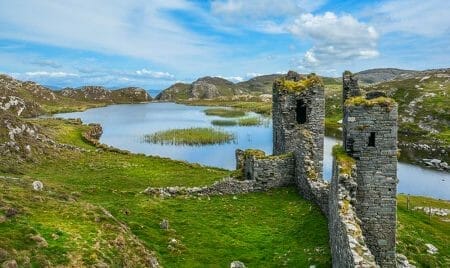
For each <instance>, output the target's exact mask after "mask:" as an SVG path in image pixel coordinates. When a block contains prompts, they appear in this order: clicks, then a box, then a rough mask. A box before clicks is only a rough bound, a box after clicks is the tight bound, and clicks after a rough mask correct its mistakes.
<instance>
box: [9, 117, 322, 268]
mask: <svg viewBox="0 0 450 268" xmlns="http://www.w3.org/2000/svg"><path fill="white" fill-rule="evenodd" d="M36 122H39V123H40V124H41V126H44V125H45V126H46V127H47V128H48V130H49V131H48V133H52V134H53V135H54V137H55V139H57V140H59V141H65V142H66V143H70V144H77V145H80V144H82V143H83V140H82V139H81V135H79V133H82V132H83V131H85V130H86V126H81V125H77V124H75V123H74V122H68V121H63V120H51V119H46V120H44V121H43V122H40V120H37V121H36ZM72 131H73V132H75V133H72ZM84 148H86V149H89V151H86V152H83V151H79V152H78V151H64V150H63V151H59V152H58V155H57V157H56V156H55V155H56V152H55V155H48V156H47V157H45V156H43V159H42V161H40V162H38V163H17V164H16V165H17V167H16V169H18V170H20V171H21V173H22V174H26V175H20V177H21V179H20V180H16V179H8V178H2V177H0V241H2V243H1V246H0V248H2V249H3V250H5V251H6V252H7V256H6V257H4V255H1V257H0V258H1V259H0V261H1V262H3V261H4V260H8V259H15V260H16V261H17V262H18V263H19V266H27V265H28V264H27V256H30V260H29V262H30V265H31V266H35V267H40V266H45V265H47V266H88V265H96V264H99V265H100V264H101V263H107V264H109V265H110V266H129V267H142V266H144V265H143V264H144V263H148V258H149V256H151V252H152V251H154V252H155V254H156V256H157V257H158V260H159V262H160V264H161V265H163V266H164V267H199V266H202V267H204V266H206V267H216V266H219V267H226V266H229V263H230V262H231V261H233V260H240V261H243V262H244V263H245V264H246V265H247V266H250V267H253V266H254V267H277V266H280V265H285V266H288V267H296V266H300V267H304V266H306V267H308V266H310V265H316V266H317V267H327V266H330V265H331V259H330V252H329V246H328V232H327V223H326V219H325V217H324V216H323V215H322V214H321V213H320V212H319V209H318V208H317V207H316V206H314V205H312V204H311V203H310V202H308V201H305V200H303V199H302V198H301V197H299V195H298V194H297V192H296V190H295V189H291V188H284V189H278V190H273V191H270V192H267V193H253V194H248V195H237V196H217V197H210V198H206V197H204V198H190V199H185V198H184V197H177V198H169V199H160V198H154V197H151V196H148V195H145V194H142V193H141V192H142V191H143V190H144V189H145V188H146V187H149V186H152V187H163V186H164V187H165V186H175V185H178V186H202V185H208V184H212V183H213V182H214V181H217V180H219V179H221V178H223V177H226V176H228V175H230V172H229V171H225V170H220V169H215V168H207V167H202V166H199V165H195V164H188V163H184V162H180V161H173V160H170V159H164V158H159V157H147V156H144V155H135V154H125V153H117V152H112V151H108V150H100V151H96V150H95V148H94V147H92V146H90V145H89V144H84ZM3 175H7V176H14V177H17V176H19V175H17V174H3ZM36 179H38V180H41V181H42V182H43V183H44V191H42V192H35V191H32V190H31V182H32V181H34V180H36ZM11 208H14V209H17V211H18V213H17V214H16V215H12V216H11V215H10V216H8V217H6V216H5V215H6V213H7V211H8V209H11ZM162 219H168V220H169V222H170V228H169V230H163V229H161V228H160V227H159V223H160V222H161V221H162ZM36 235H38V236H40V237H42V238H44V239H45V240H46V242H47V243H48V246H43V245H42V243H39V242H36V240H33V239H32V236H36ZM39 245H41V246H39ZM3 253H4V252H3Z"/></svg>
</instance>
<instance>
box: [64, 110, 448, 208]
mask: <svg viewBox="0 0 450 268" xmlns="http://www.w3.org/2000/svg"><path fill="white" fill-rule="evenodd" d="M204 109H206V107H200V106H185V105H180V104H174V103H148V104H133V105H112V106H108V107H103V108H97V109H90V110H87V111H85V112H78V113H67V114H59V115H57V116H58V117H63V118H81V119H82V120H83V122H85V123H100V124H101V125H102V126H103V135H102V137H101V139H100V141H101V142H102V143H106V144H108V145H112V146H114V147H117V148H120V149H125V150H130V151H132V152H136V153H145V154H148V155H159V156H163V157H170V158H172V159H178V160H185V161H189V162H196V163H201V164H203V165H208V166H216V167H221V168H226V169H234V167H235V157H234V152H235V150H236V149H237V148H240V149H247V148H258V149H261V150H264V151H265V152H266V153H267V154H271V153H272V124H271V123H270V122H268V123H266V124H264V125H262V126H251V127H241V126H230V127H223V129H224V130H226V131H230V132H233V133H234V135H236V142H235V143H230V144H220V145H218V144H216V145H206V146H194V147H193V146H177V145H161V144H150V143H145V142H143V140H142V137H143V136H144V135H146V134H152V133H154V132H157V131H160V130H167V129H171V128H189V127H211V121H212V120H216V119H221V118H220V117H216V116H206V115H205V114H204V113H203V110H204ZM249 116H259V115H257V114H254V113H250V114H249ZM338 142H339V141H338V140H337V139H334V138H329V137H326V138H325V148H324V154H325V155H324V172H323V174H324V178H326V179H329V178H331V167H332V157H331V148H332V147H333V145H334V144H336V143H338ZM398 177H399V179H400V182H399V186H398V192H399V193H409V194H414V195H427V196H433V197H436V198H443V199H450V175H449V174H448V173H444V172H439V171H433V170H429V169H424V168H421V167H418V166H414V165H409V164H405V163H399V166H398Z"/></svg>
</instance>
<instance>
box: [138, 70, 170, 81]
mask: <svg viewBox="0 0 450 268" xmlns="http://www.w3.org/2000/svg"><path fill="white" fill-rule="evenodd" d="M136 74H137V75H139V76H145V77H150V78H158V79H160V78H161V79H173V78H175V76H174V75H173V74H170V73H168V72H155V71H151V70H147V69H145V68H144V69H142V70H137V71H136Z"/></svg>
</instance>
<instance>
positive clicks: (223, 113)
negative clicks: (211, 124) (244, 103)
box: [203, 108, 245, 117]
mask: <svg viewBox="0 0 450 268" xmlns="http://www.w3.org/2000/svg"><path fill="white" fill-rule="evenodd" d="M203 112H204V113H205V114H206V115H211V116H220V117H241V116H244V115H245V112H244V111H241V110H236V109H223V108H211V109H206V110H204V111H203Z"/></svg>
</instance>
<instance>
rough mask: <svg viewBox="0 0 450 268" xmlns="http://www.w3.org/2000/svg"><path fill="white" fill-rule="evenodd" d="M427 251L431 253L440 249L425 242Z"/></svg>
mask: <svg viewBox="0 0 450 268" xmlns="http://www.w3.org/2000/svg"><path fill="white" fill-rule="evenodd" d="M425 246H426V247H427V252H428V253H429V254H431V255H434V254H436V253H438V249H437V248H436V247H435V246H434V245H433V244H425Z"/></svg>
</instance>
